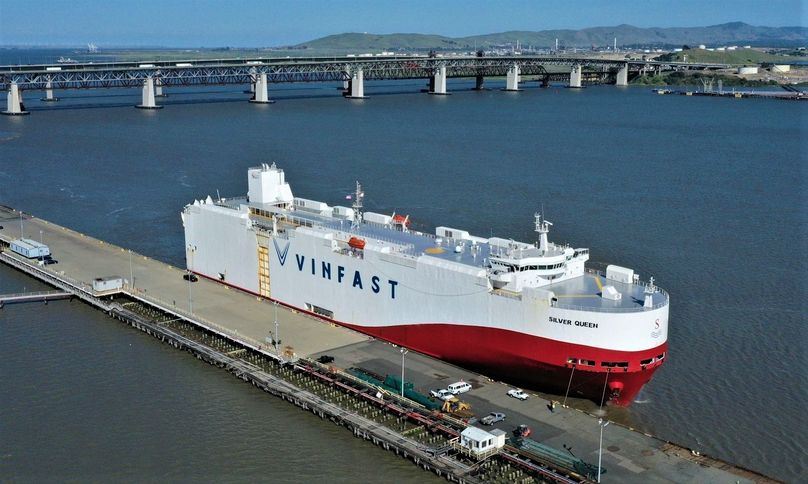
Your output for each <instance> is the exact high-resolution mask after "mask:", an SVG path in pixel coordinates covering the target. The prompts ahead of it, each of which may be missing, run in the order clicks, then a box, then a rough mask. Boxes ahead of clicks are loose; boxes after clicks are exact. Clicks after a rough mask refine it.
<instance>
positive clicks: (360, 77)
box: [344, 69, 367, 99]
mask: <svg viewBox="0 0 808 484" xmlns="http://www.w3.org/2000/svg"><path fill="white" fill-rule="evenodd" d="M349 73H350V75H351V80H350V81H348V86H347V91H346V92H345V93H344V97H346V98H348V99H367V96H365V73H364V71H363V70H362V69H356V70H355V71H353V72H351V71H349Z"/></svg>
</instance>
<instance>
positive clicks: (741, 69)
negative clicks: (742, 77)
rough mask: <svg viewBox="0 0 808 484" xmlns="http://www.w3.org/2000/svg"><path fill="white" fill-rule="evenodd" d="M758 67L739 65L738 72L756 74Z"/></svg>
mask: <svg viewBox="0 0 808 484" xmlns="http://www.w3.org/2000/svg"><path fill="white" fill-rule="evenodd" d="M757 73H758V67H757V66H755V67H739V68H738V74H757Z"/></svg>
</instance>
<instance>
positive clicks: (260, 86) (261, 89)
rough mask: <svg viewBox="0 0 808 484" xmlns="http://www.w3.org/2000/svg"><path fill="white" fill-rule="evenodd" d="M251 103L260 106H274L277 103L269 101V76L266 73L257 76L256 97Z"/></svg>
mask: <svg viewBox="0 0 808 484" xmlns="http://www.w3.org/2000/svg"><path fill="white" fill-rule="evenodd" d="M250 102H251V103H258V104H272V103H274V102H275V101H272V100H270V99H269V92H268V88H267V75H266V73H265V72H262V73H260V74H257V75H256V80H255V95H254V96H253V98H252V99H250Z"/></svg>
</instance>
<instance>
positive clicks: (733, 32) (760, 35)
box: [292, 22, 808, 53]
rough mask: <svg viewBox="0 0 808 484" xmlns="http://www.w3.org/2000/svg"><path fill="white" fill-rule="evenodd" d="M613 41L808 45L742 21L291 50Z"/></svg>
mask: <svg viewBox="0 0 808 484" xmlns="http://www.w3.org/2000/svg"><path fill="white" fill-rule="evenodd" d="M615 38H617V45H618V47H631V48H641V47H645V48H673V47H681V46H682V45H685V44H688V45H691V46H698V45H700V44H704V45H707V46H708V47H720V46H725V45H751V46H756V47H800V46H806V45H808V27H755V26H752V25H749V24H745V23H743V22H732V23H727V24H722V25H713V26H710V27H671V28H648V29H643V28H639V27H633V26H631V25H618V26H616V27H593V28H589V29H582V30H543V31H538V32H530V31H512V32H502V33H496V34H486V35H475V36H471V37H462V38H451V37H444V36H441V35H423V34H384V35H380V34H370V33H364V34H360V33H347V34H339V35H330V36H328V37H323V38H321V39H316V40H311V41H309V42H304V43H302V44H298V45H295V46H293V47H292V48H293V49H306V50H308V49H312V50H316V51H319V52H328V51H333V52H346V53H347V52H355V53H360V52H371V53H378V52H381V51H392V52H395V51H418V50H432V49H434V50H436V51H456V50H466V51H471V50H474V49H475V48H478V49H479V48H484V49H490V48H494V47H497V46H503V45H508V44H516V42H517V41H518V42H519V43H520V44H521V45H522V46H523V47H524V48H530V47H532V48H533V49H536V50H540V49H549V48H553V47H555V42H556V39H558V43H559V46H561V45H563V46H565V47H566V48H572V47H577V48H592V47H593V46H595V47H600V48H605V47H611V46H612V45H613V44H614V39H615Z"/></svg>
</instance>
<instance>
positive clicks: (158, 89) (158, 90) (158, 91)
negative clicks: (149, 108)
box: [154, 77, 168, 97]
mask: <svg viewBox="0 0 808 484" xmlns="http://www.w3.org/2000/svg"><path fill="white" fill-rule="evenodd" d="M154 97H168V94H164V93H163V79H162V78H160V77H156V78H155V79H154Z"/></svg>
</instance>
